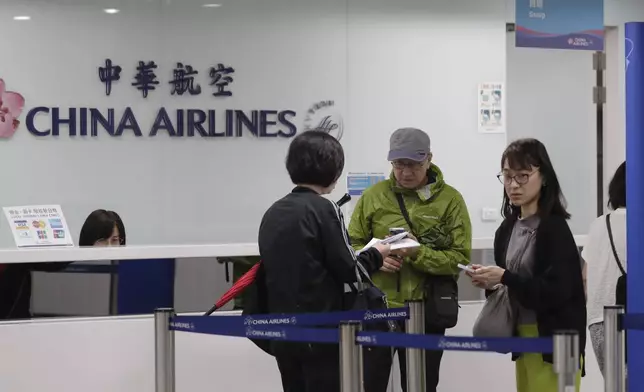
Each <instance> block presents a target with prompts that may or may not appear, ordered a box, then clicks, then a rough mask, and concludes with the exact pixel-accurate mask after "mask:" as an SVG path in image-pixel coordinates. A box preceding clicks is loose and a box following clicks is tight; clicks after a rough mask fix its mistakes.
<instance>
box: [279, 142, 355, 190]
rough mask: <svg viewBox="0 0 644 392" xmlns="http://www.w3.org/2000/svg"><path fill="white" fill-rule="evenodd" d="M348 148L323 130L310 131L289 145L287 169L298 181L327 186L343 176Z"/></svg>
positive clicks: (295, 181)
mask: <svg viewBox="0 0 644 392" xmlns="http://www.w3.org/2000/svg"><path fill="white" fill-rule="evenodd" d="M343 169H344V150H343V149H342V145H341V144H340V142H339V141H338V140H337V139H336V138H334V137H333V136H331V135H329V134H328V133H326V132H323V131H317V130H312V131H306V132H304V133H301V134H299V135H298V136H296V137H295V138H294V139H293V141H292V142H291V145H290V146H289V148H288V155H287V156H286V170H287V171H288V175H289V176H290V177H291V181H293V183H294V184H307V185H317V186H322V187H327V186H329V185H331V184H333V183H334V182H335V181H337V180H338V178H340V175H341V174H342V170H343Z"/></svg>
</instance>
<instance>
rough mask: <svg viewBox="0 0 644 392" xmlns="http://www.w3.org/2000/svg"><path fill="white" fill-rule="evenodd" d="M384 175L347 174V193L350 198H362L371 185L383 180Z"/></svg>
mask: <svg viewBox="0 0 644 392" xmlns="http://www.w3.org/2000/svg"><path fill="white" fill-rule="evenodd" d="M385 178H386V177H385V174H384V173H349V174H348V175H347V192H348V193H349V195H351V196H358V197H359V196H362V193H363V192H364V191H365V190H366V189H367V188H369V187H370V186H372V185H375V184H377V183H379V182H380V181H384V180H385Z"/></svg>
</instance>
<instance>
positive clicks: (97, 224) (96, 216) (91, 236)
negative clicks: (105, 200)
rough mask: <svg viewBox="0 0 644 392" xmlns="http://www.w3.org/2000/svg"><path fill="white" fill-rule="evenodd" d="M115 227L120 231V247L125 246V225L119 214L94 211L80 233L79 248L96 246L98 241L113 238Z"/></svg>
mask: <svg viewBox="0 0 644 392" xmlns="http://www.w3.org/2000/svg"><path fill="white" fill-rule="evenodd" d="M114 226H116V228H117V229H118V231H119V242H120V245H125V243H126V236H125V225H124V224H123V221H122V220H121V217H120V216H119V214H117V213H116V212H114V211H107V210H96V211H93V212H92V213H91V214H89V216H88V217H87V219H85V223H83V227H82V228H81V231H80V238H79V239H78V245H79V246H94V244H95V243H96V241H100V240H105V239H108V238H110V237H111V236H112V232H113V231H114Z"/></svg>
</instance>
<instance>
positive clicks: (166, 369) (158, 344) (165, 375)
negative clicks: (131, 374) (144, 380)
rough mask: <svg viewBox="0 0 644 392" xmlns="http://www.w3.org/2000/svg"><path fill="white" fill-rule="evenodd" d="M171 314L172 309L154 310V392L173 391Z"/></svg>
mask: <svg viewBox="0 0 644 392" xmlns="http://www.w3.org/2000/svg"><path fill="white" fill-rule="evenodd" d="M173 316H174V309H157V310H155V311H154V339H155V346H154V359H155V369H154V372H155V376H156V379H155V391H156V392H175V391H174V389H175V381H174V358H175V356H174V331H171V330H170V318H171V317H173Z"/></svg>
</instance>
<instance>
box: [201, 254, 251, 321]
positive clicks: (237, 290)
mask: <svg viewBox="0 0 644 392" xmlns="http://www.w3.org/2000/svg"><path fill="white" fill-rule="evenodd" d="M261 263H262V262H261V261H260V262H258V263H257V264H255V265H254V266H253V267H252V268H251V269H249V270H248V272H246V273H245V274H244V275H242V277H241V278H239V279H238V280H237V282H235V284H233V285H232V287H231V288H230V289H228V291H226V292H225V293H224V295H222V296H221V298H219V300H218V301H217V302H216V303H215V305H214V306H213V307H212V308H210V310H208V311H207V312H206V314H205V316H209V315H211V314H212V313H213V312H214V311H216V310H217V309H221V308H222V307H223V306H225V305H226V304H227V303H228V302H230V301H231V300H232V299H234V298H236V297H237V296H238V295H239V294H241V292H242V291H244V289H245V288H246V287H248V286H249V285H250V284H251V283H253V282H254V281H255V277H256V276H257V270H258V269H259V266H260V264H261Z"/></svg>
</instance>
